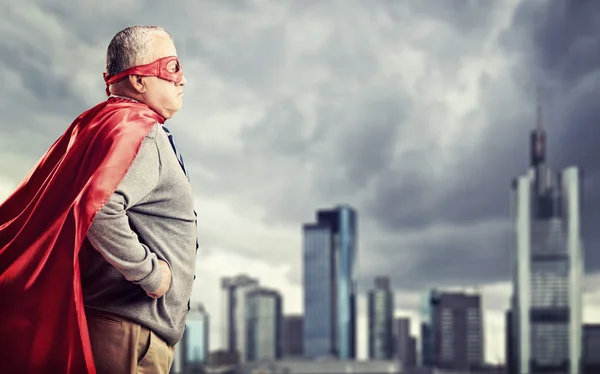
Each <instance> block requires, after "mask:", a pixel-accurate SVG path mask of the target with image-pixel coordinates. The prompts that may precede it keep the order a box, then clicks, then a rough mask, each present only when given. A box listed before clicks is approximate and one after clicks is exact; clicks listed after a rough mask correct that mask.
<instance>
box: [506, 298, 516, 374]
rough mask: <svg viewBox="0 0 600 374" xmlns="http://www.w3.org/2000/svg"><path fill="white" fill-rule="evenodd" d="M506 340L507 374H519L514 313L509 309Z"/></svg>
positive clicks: (507, 312)
mask: <svg viewBox="0 0 600 374" xmlns="http://www.w3.org/2000/svg"><path fill="white" fill-rule="evenodd" d="M505 321H506V322H505V331H506V334H505V338H506V347H505V352H506V353H505V357H506V373H507V374H517V373H518V368H517V362H516V359H515V336H514V331H515V330H514V327H513V325H514V323H513V312H512V309H510V308H509V309H508V310H507V311H506V319H505Z"/></svg>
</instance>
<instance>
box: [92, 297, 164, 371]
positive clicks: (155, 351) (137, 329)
mask: <svg viewBox="0 0 600 374" xmlns="http://www.w3.org/2000/svg"><path fill="white" fill-rule="evenodd" d="M86 317H87V323H88V330H89V333H90V341H91V344H92V354H93V356H94V364H95V366H96V371H97V374H145V373H152V374H168V373H169V370H170V369H171V364H172V363H173V356H174V348H173V347H170V346H168V345H167V343H165V341H164V340H163V339H161V338H160V337H159V336H158V335H156V334H155V333H153V332H152V331H151V330H149V329H147V328H146V327H143V326H141V325H140V324H138V323H136V322H133V321H131V320H128V319H126V318H123V317H120V316H116V315H114V314H110V313H105V312H101V311H97V310H93V309H89V308H87V309H86Z"/></svg>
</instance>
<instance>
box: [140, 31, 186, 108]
mask: <svg viewBox="0 0 600 374" xmlns="http://www.w3.org/2000/svg"><path fill="white" fill-rule="evenodd" d="M167 56H177V50H176V49H175V45H174V44H173V41H172V40H171V38H170V37H169V36H167V35H164V36H163V35H160V36H157V37H156V39H155V41H154V58H153V60H157V59H159V58H163V57H167ZM177 67H178V66H177V62H176V61H173V62H171V63H170V64H168V65H167V69H168V70H169V71H171V72H175V71H176V69H177ZM143 80H144V83H145V86H146V92H145V93H143V94H142V96H143V98H144V102H145V103H146V105H148V106H149V107H150V108H152V109H153V110H154V111H156V112H157V113H159V114H161V115H162V116H163V117H164V118H167V119H168V118H171V117H172V116H173V114H175V113H176V112H178V111H179V110H180V109H181V105H182V104H183V86H184V85H185V83H186V80H185V76H184V77H182V79H181V82H179V83H173V82H171V81H168V80H165V79H161V78H158V77H144V78H143Z"/></svg>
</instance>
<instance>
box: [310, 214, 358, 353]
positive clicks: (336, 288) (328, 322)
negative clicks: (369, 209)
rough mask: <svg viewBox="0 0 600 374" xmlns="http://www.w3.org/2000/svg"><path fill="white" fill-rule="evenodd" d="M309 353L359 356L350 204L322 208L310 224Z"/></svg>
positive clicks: (354, 239)
mask: <svg viewBox="0 0 600 374" xmlns="http://www.w3.org/2000/svg"><path fill="white" fill-rule="evenodd" d="M303 234H304V273H303V275H304V310H305V319H304V353H305V355H306V356H308V357H313V358H314V357H320V356H334V357H339V358H342V359H352V358H355V357H356V274H355V262H356V261H355V259H356V243H357V230H356V212H355V211H354V209H352V208H350V207H349V206H345V205H344V206H338V207H336V208H335V209H333V210H320V211H318V212H317V223H314V224H305V225H304V226H303Z"/></svg>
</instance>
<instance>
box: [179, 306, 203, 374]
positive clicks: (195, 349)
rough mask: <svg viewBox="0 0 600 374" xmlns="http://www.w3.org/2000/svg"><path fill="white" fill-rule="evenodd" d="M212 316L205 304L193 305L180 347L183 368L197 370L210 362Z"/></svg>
mask: <svg viewBox="0 0 600 374" xmlns="http://www.w3.org/2000/svg"><path fill="white" fill-rule="evenodd" d="M209 326H210V317H209V315H208V312H207V311H206V309H205V308H204V305H202V304H198V305H195V306H194V305H192V306H191V309H190V313H189V314H188V318H187V321H186V325H185V330H184V333H183V337H182V339H181V341H180V344H179V347H178V350H177V351H178V353H179V354H178V355H177V356H178V357H177V358H176V359H180V360H181V362H182V365H181V366H183V370H184V371H186V370H187V371H190V370H196V369H197V368H200V367H202V366H203V365H205V364H207V363H208V353H209Z"/></svg>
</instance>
